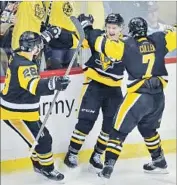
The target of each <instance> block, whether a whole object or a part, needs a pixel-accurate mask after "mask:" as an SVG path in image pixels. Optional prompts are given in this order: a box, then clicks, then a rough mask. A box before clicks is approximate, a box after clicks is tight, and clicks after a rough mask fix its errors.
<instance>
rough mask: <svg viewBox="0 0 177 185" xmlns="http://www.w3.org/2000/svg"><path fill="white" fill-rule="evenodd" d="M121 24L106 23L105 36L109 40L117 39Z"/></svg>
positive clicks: (121, 28)
mask: <svg viewBox="0 0 177 185" xmlns="http://www.w3.org/2000/svg"><path fill="white" fill-rule="evenodd" d="M122 30H123V26H118V25H116V24H106V34H107V37H108V38H109V39H111V40H118V38H119V36H120V34H121V31H122Z"/></svg>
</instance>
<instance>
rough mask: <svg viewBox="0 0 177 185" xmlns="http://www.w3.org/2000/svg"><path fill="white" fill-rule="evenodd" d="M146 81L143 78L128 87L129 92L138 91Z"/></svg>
mask: <svg viewBox="0 0 177 185" xmlns="http://www.w3.org/2000/svg"><path fill="white" fill-rule="evenodd" d="M144 82H145V80H141V81H140V82H138V83H136V84H135V85H133V86H132V87H128V88H127V92H128V93H133V92H135V91H137V90H138V89H139V88H140V87H141V86H142V85H143V83H144Z"/></svg>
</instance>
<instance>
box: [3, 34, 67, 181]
mask: <svg viewBox="0 0 177 185" xmlns="http://www.w3.org/2000/svg"><path fill="white" fill-rule="evenodd" d="M19 45H20V48H18V49H17V50H16V52H14V54H13V56H12V58H11V60H10V61H9V67H8V69H7V74H6V78H5V85H4V88H3V90H2V92H1V94H0V96H1V101H0V112H1V119H2V120H4V122H5V123H6V124H7V125H9V126H10V127H11V128H12V129H13V130H15V131H16V132H17V133H18V134H19V135H20V136H21V137H22V138H23V140H24V141H25V142H26V143H27V144H28V146H29V147H30V148H31V146H32V145H33V143H34V141H35V138H36V136H37V134H38V132H39V129H40V126H41V124H42V123H41V121H40V118H39V101H40V97H41V96H43V95H51V94H53V93H54V90H59V91H63V90H65V89H66V88H67V86H68V84H69V79H68V78H67V77H52V78H48V79H41V78H40V75H39V72H38V67H37V64H36V63H35V62H34V61H33V58H34V57H36V56H37V55H38V54H39V53H40V51H41V50H42V49H43V40H42V38H41V36H40V35H38V34H37V33H35V32H31V31H26V32H24V33H23V34H22V35H21V36H20V40H19ZM31 160H32V163H33V167H34V170H35V171H36V172H40V173H41V174H43V175H45V176H46V177H48V178H50V179H53V180H57V181H60V180H63V179H64V175H63V174H61V173H60V172H59V171H57V170H56V169H55V168H54V160H53V153H52V137H51V135H50V133H49V131H48V129H47V128H44V130H43V133H42V134H41V137H40V139H39V142H38V145H37V146H36V148H35V152H33V154H32V157H31Z"/></svg>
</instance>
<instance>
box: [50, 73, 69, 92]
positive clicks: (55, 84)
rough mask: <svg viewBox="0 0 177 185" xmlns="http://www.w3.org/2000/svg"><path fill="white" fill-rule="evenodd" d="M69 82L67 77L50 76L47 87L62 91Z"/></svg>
mask: <svg viewBox="0 0 177 185" xmlns="http://www.w3.org/2000/svg"><path fill="white" fill-rule="evenodd" d="M69 83H70V79H69V77H66V76H64V77H56V76H54V77H52V78H50V80H49V83H48V87H49V89H50V90H58V91H64V90H65V89H66V88H67V87H68V85H69Z"/></svg>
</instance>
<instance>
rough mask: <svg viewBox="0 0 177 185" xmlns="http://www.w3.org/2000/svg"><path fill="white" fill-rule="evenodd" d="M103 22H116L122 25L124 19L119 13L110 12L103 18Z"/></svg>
mask: <svg viewBox="0 0 177 185" xmlns="http://www.w3.org/2000/svg"><path fill="white" fill-rule="evenodd" d="M105 24H116V25H118V26H122V25H123V24H124V19H123V17H122V16H121V15H120V14H115V13H111V14H109V15H108V16H107V17H106V19H105Z"/></svg>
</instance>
